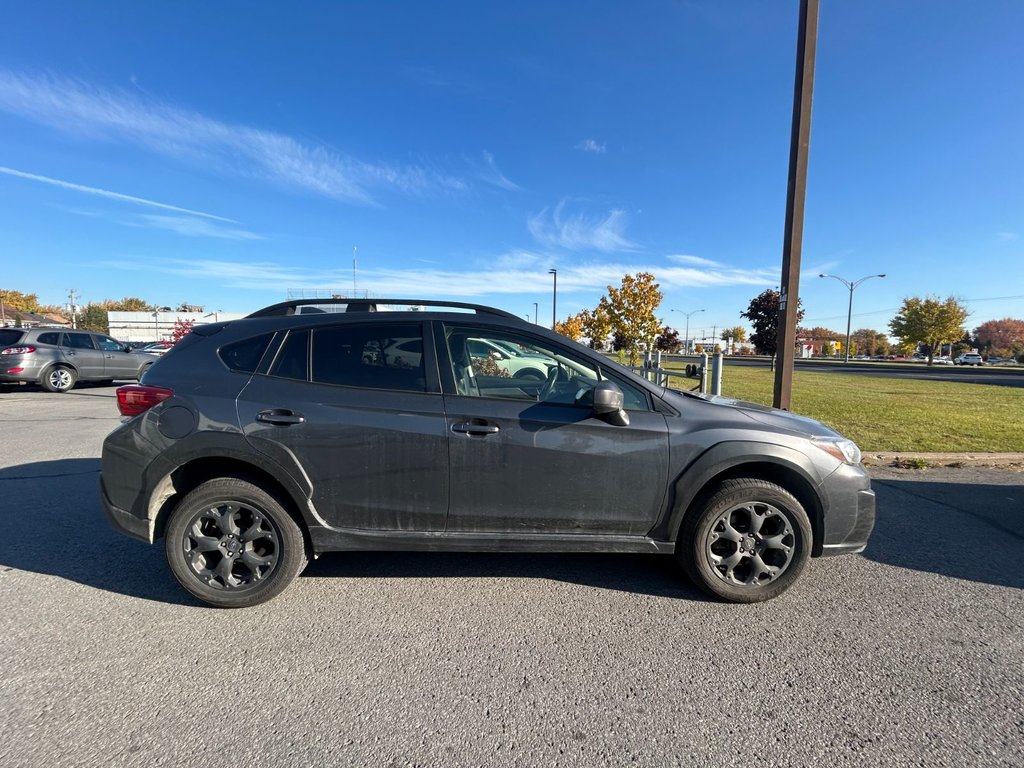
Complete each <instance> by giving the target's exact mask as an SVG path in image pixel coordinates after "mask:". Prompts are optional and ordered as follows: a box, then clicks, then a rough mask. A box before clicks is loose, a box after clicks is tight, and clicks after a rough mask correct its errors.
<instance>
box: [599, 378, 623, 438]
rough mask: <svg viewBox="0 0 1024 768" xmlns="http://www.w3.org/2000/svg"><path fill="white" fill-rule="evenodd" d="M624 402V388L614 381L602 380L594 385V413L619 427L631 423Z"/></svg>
mask: <svg viewBox="0 0 1024 768" xmlns="http://www.w3.org/2000/svg"><path fill="white" fill-rule="evenodd" d="M624 402H625V401H624V399H623V396H622V390H621V389H619V388H618V387H617V386H615V385H614V384H613V383H612V382H610V381H600V382H598V383H597V386H596V387H594V414H595V415H597V416H600V417H601V418H603V419H604V420H605V421H607V422H608V423H609V424H614V425H615V426H617V427H625V426H627V425H628V424H629V414H627V413H626V412H625V411H624V410H623V409H622V406H623V404H624Z"/></svg>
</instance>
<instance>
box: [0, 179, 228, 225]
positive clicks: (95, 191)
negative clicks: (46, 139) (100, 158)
mask: <svg viewBox="0 0 1024 768" xmlns="http://www.w3.org/2000/svg"><path fill="white" fill-rule="evenodd" d="M0 173H2V174H5V175H7V176H16V177H17V178H19V179H27V180H29V181H38V182H42V183H43V184H50V185H51V186H54V187H60V188H61V189H68V190H71V191H73V192H84V193H85V194H87V195H97V196H99V197H106V198H108V199H110V200H119V201H121V202H123V203H134V204H135V205H146V206H149V207H151V208H160V209H162V210H165V211H174V212H175V213H186V214H188V215H189V216H200V217H202V218H204V219H212V220H214V221H224V222H227V223H228V224H237V223H238V222H237V221H235V220H234V219H227V218H224V217H223V216H215V215H213V214H212V213H203V212H202V211H194V210H192V209H190V208H180V207H179V206H177V205H168V204H167V203H158V202H157V201H156V200H147V199H146V198H144V197H135V196H133V195H125V194H122V193H120V192H111V191H110V190H109V189H100V188H99V187H87V186H85V185H84V184H74V183H72V182H70V181H61V180H60V179H51V178H50V177H49V176H39V175H37V174H34V173H26V172H25V171H16V170H15V169H14V168H5V167H3V166H0Z"/></svg>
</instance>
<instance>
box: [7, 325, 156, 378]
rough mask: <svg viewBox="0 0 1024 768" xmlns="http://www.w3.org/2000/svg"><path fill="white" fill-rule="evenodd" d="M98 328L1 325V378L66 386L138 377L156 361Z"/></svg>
mask: <svg viewBox="0 0 1024 768" xmlns="http://www.w3.org/2000/svg"><path fill="white" fill-rule="evenodd" d="M155 360H156V358H155V357H154V356H151V355H135V354H131V347H129V346H126V345H124V344H122V343H121V342H119V341H117V340H116V339H112V338H110V337H109V336H106V335H104V334H102V333H94V332H92V331H62V330H60V329H57V328H0V384H3V383H16V382H28V383H32V384H39V385H40V386H42V387H43V388H44V389H46V390H48V391H50V392H67V391H68V390H69V389H71V388H72V387H74V386H75V383H76V382H79V381H103V382H113V381H114V380H115V379H122V380H124V379H139V378H140V377H141V376H142V373H143V372H144V371H145V370H146V368H148V367H149V366H150V365H152V364H153V362H155Z"/></svg>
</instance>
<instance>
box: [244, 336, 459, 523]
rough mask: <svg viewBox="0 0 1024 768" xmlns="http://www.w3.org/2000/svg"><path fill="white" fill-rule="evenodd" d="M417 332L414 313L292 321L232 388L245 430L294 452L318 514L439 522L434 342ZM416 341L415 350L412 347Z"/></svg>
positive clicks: (440, 424) (441, 458)
mask: <svg viewBox="0 0 1024 768" xmlns="http://www.w3.org/2000/svg"><path fill="white" fill-rule="evenodd" d="M423 338H424V326H423V323H422V322H414V323H411V322H381V321H351V320H350V321H348V322H344V323H336V324H331V325H319V326H317V327H307V328H294V329H292V330H290V331H288V333H287V335H286V336H285V338H284V339H283V340H282V341H281V343H280V346H279V348H278V350H277V352H276V354H275V356H274V358H273V360H272V361H271V362H270V364H269V365H268V366H267V369H266V373H264V374H257V375H255V376H253V378H252V380H251V381H250V382H249V384H248V385H246V387H245V389H243V390H242V392H241V394H240V395H239V398H238V415H239V419H240V423H241V424H242V428H243V429H244V431H245V434H246V436H247V438H248V439H249V441H250V442H251V443H252V445H253V446H254V447H256V448H257V449H258V450H260V451H262V452H264V453H266V454H267V455H268V456H271V457H281V460H282V461H285V460H287V461H288V462H289V463H294V460H297V461H298V463H299V464H300V465H301V466H302V468H303V471H304V472H305V473H306V475H307V476H308V477H309V480H310V483H311V485H312V487H313V502H314V504H315V506H316V509H317V512H318V513H319V514H320V516H321V517H322V518H323V519H324V521H325V522H326V524H327V525H329V526H331V527H336V528H354V529H366V530H382V531H443V530H444V525H445V518H446V516H447V511H448V438H447V431H446V424H445V416H444V401H443V398H442V396H441V393H440V387H439V384H438V377H437V364H436V360H435V358H434V355H433V345H432V344H427V345H424V343H423ZM424 347H426V353H425V354H410V350H423V349H424ZM399 348H401V351H403V352H404V354H396V351H397V350H399ZM292 457H294V459H292Z"/></svg>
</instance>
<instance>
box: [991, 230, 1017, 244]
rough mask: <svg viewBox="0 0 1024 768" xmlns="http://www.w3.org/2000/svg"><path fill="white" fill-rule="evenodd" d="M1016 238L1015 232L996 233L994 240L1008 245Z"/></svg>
mask: <svg viewBox="0 0 1024 768" xmlns="http://www.w3.org/2000/svg"><path fill="white" fill-rule="evenodd" d="M1017 237H1018V235H1017V233H1016V232H996V240H998V241H999V242H1001V243H1009V242H1011V241H1012V240H1016V239H1017Z"/></svg>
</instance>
